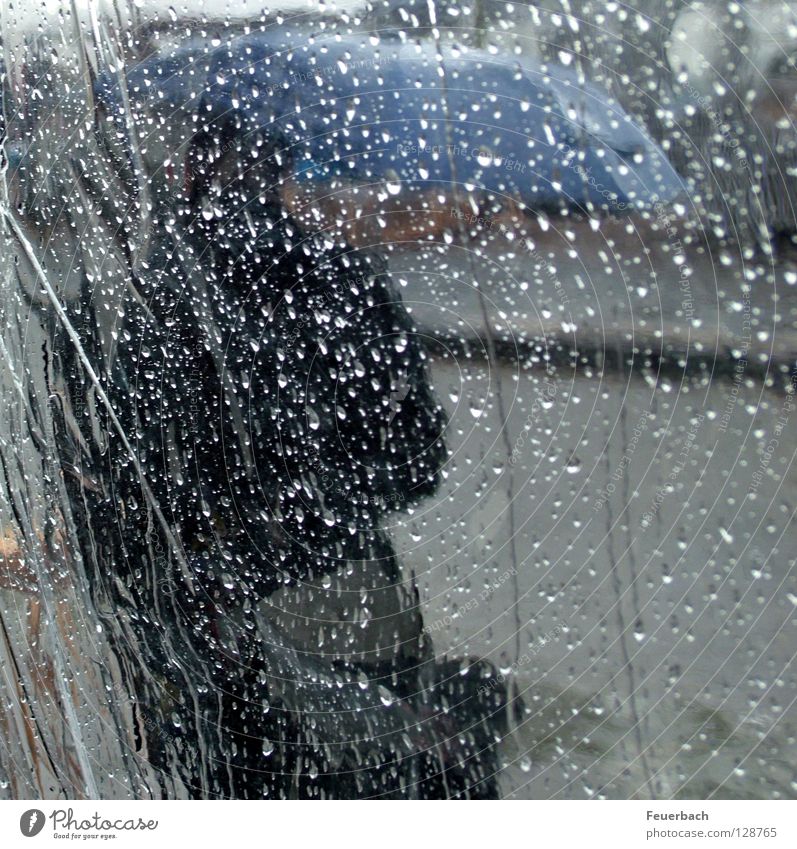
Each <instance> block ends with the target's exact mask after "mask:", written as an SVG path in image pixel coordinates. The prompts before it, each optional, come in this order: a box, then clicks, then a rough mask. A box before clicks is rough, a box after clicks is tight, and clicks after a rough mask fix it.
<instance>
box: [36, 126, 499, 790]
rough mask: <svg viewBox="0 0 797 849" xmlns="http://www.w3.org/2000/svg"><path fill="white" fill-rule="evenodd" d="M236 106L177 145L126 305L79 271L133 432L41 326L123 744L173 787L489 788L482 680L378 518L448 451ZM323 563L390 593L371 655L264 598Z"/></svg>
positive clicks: (362, 292)
mask: <svg viewBox="0 0 797 849" xmlns="http://www.w3.org/2000/svg"><path fill="white" fill-rule="evenodd" d="M239 117H240V116H236V115H234V114H232V115H225V116H223V117H220V118H214V120H213V121H209V122H208V124H206V125H205V127H204V128H202V129H200V130H199V131H198V132H197V133H196V134H195V136H194V137H193V139H192V142H191V146H190V149H189V151H188V154H187V155H186V157H185V164H184V170H185V179H184V181H183V185H182V186H181V187H180V188H179V190H178V191H174V190H173V189H172V188H170V187H167V186H166V185H165V184H160V185H159V184H158V183H157V180H154V179H153V180H152V181H151V185H150V190H151V202H152V214H151V220H152V230H151V232H150V233H149V234H148V239H147V251H146V253H145V254H144V255H143V256H139V257H138V258H137V259H136V260H134V259H133V257H132V256H131V257H130V262H129V266H130V279H129V281H128V283H129V286H128V287H127V288H126V289H125V292H124V295H123V297H122V300H121V302H120V303H119V304H117V305H116V306H115V307H113V308H112V307H111V306H110V305H109V304H108V303H105V302H103V298H102V292H101V291H96V290H94V289H93V287H92V285H91V282H92V281H89V280H86V282H85V286H84V293H83V296H82V298H81V299H80V301H79V302H78V303H79V306H74V307H71V308H70V309H71V310H72V313H73V314H72V319H73V322H75V323H77V322H79V321H82V322H83V323H84V325H85V326H86V327H88V328H94V327H100V326H103V327H106V328H110V329H107V332H94V331H93V330H91V329H90V330H89V331H88V332H87V333H86V334H85V335H86V338H85V343H86V344H85V350H86V351H87V353H88V354H89V355H90V356H91V358H92V360H93V361H95V362H97V363H98V364H100V365H98V372H99V375H100V379H101V380H102V382H103V385H104V386H105V387H106V392H107V394H108V397H109V399H110V403H111V406H112V408H113V410H114V411H115V414H116V417H117V420H118V422H119V423H121V426H122V430H123V432H124V433H125V434H126V436H127V439H126V440H125V439H122V437H121V434H120V433H119V432H118V430H119V429H118V428H117V427H116V426H115V423H114V421H113V420H112V417H111V416H110V414H109V412H108V411H107V410H105V409H103V407H102V405H101V404H98V403H97V399H96V393H95V387H94V386H93V385H92V384H91V382H90V381H88V380H87V379H86V375H85V372H84V369H83V367H82V365H81V363H80V361H79V357H78V354H77V352H76V350H75V348H74V346H73V345H72V344H70V340H69V339H67V338H66V337H65V334H64V333H63V331H61V330H59V328H58V327H56V326H54V327H53V336H54V343H53V352H54V353H53V356H54V372H55V373H56V374H57V375H58V376H59V378H58V379H59V380H60V381H63V387H62V389H61V391H60V393H59V394H58V398H59V399H60V400H59V401H58V403H59V404H60V405H61V407H60V409H59V417H60V418H59V420H60V421H61V422H62V427H61V429H60V431H59V434H58V444H59V451H60V454H61V456H62V458H63V463H64V467H65V468H67V469H69V470H71V473H69V474H67V475H66V480H67V486H68V491H69V493H70V500H71V503H72V508H73V513H74V519H75V521H76V523H77V525H78V530H79V538H80V539H81V543H82V546H83V552H82V553H83V557H84V560H85V562H86V563H87V564H88V566H89V575H90V579H91V582H92V591H93V592H94V594H95V598H96V600H97V606H98V608H99V609H100V610H104V611H106V612H107V614H106V615H107V616H108V627H109V630H111V631H112V632H113V633H114V634H115V639H116V644H117V648H118V651H119V655H120V657H121V658H122V661H121V662H122V664H123V665H124V666H125V667H126V668H127V669H128V670H129V674H130V678H131V681H132V682H133V685H132V686H133V688H134V689H135V700H136V706H137V707H136V710H135V712H134V714H135V721H136V723H137V729H138V731H137V741H136V745H137V746H138V748H139V752H138V754H139V756H141V757H145V758H146V759H148V760H149V762H150V763H151V764H152V765H153V766H155V767H156V768H157V770H158V771H159V774H160V776H161V779H160V780H161V782H162V784H163V788H164V789H163V792H164V793H165V794H167V795H181V794H187V795H190V796H197V797H207V796H222V797H232V798H276V797H299V798H318V797H338V798H355V797H370V796H374V797H376V796H380V797H391V796H393V797H421V798H439V797H463V798H464V797H491V796H494V795H495V794H496V793H497V782H496V779H495V775H496V772H497V759H496V758H497V756H496V754H495V751H494V744H495V736H496V733H497V731H498V730H500V727H501V721H500V717H501V716H502V713H501V711H502V706H503V695H502V693H501V691H500V690H498V689H496V690H490V692H489V695H488V696H487V697H485V696H484V695H483V692H482V693H480V694H477V687H478V682H479V680H480V679H481V678H483V677H485V676H486V675H489V672H490V670H489V668H488V667H487V665H485V664H482V663H479V662H472V661H446V662H438V661H436V660H435V658H434V657H433V654H432V649H431V645H430V644H429V641H428V638H427V637H426V636H425V635H424V633H423V628H422V620H421V617H420V613H419V610H418V605H417V593H416V591H415V588H414V586H413V585H412V583H407V582H406V581H405V580H404V579H403V576H402V573H401V571H400V569H399V566H398V563H397V559H396V555H395V552H394V550H393V546H392V544H391V542H390V539H389V536H388V534H387V533H386V532H385V531H384V530H383V529H382V527H381V525H382V522H383V519H384V517H385V516H386V515H387V514H388V513H390V512H391V511H394V510H396V509H406V508H407V507H408V506H410V505H412V504H414V503H417V502H418V501H419V500H420V499H422V498H423V497H425V496H428V495H429V494H431V493H432V492H434V490H435V488H436V487H437V485H438V482H439V478H440V468H441V466H442V464H443V463H444V461H445V457H446V451H445V446H444V442H443V434H444V428H445V418H444V415H443V411H442V408H441V407H440V405H439V404H438V402H437V401H436V400H435V398H434V396H433V394H432V392H431V389H430V385H429V379H428V375H427V370H426V369H427V362H426V353H425V351H424V349H423V347H422V346H421V344H420V341H419V338H418V335H417V333H416V332H415V329H414V327H413V325H412V322H411V320H410V317H409V315H408V314H407V312H406V310H405V309H404V307H403V305H402V303H401V299H400V297H399V295H398V294H397V293H396V291H395V290H394V287H393V285H392V282H391V280H390V278H389V276H388V275H387V273H386V272H385V268H384V265H383V264H382V262H381V261H380V260H379V259H378V258H376V257H375V256H373V255H370V254H368V253H366V252H362V251H355V250H352V249H350V248H349V247H348V246H346V245H345V244H336V243H335V240H330V239H329V238H327V237H325V235H324V234H316V235H313V234H308V233H306V232H304V231H302V230H301V229H300V228H299V226H298V225H297V223H296V221H294V220H293V219H292V218H291V216H290V215H289V214H288V212H287V211H286V210H285V208H284V207H283V205H282V203H281V201H280V198H279V192H278V191H277V187H278V185H279V182H280V179H281V177H282V175H283V174H284V173H285V169H286V168H289V167H290V164H289V161H288V157H289V153H288V152H286V150H285V147H284V143H283V142H282V140H281V139H280V138H279V137H272V138H265V137H263V135H262V134H261V135H258V136H257V138H256V139H255V138H253V137H252V136H250V135H248V134H247V133H246V132H245V131H243V130H242V128H241V122H240V120H239ZM111 125H113V118H111ZM252 150H254V151H256V155H255V156H252V155H251V151H252ZM244 151H246V153H244ZM118 169H119V171H120V173H123V174H126V175H127V176H126V178H125V179H126V181H127V186H128V189H129V192H130V196H131V198H135V197H136V192H137V179H136V175H135V174H134V173H133V171H134V166H133V165H131V164H130V163H127V164H125V163H124V162H123V163H121V164H118ZM125 169H128V170H127V171H125ZM122 227H124V223H123V224H122ZM133 238H134V234H131V235H130V239H131V240H132V239H133ZM109 310H110V311H111V312H112V313H113V316H112V318H111V319H109V318H108V315H107V312H108V311H109ZM109 346H110V347H111V348H112V349H113V350H112V352H111V353H110V354H109V352H108V348H109ZM101 364H107V366H102V365H101ZM131 449H132V452H133V456H131ZM341 571H344V572H345V571H348V572H349V573H353V574H354V575H355V576H356V577H357V578H358V581H359V585H360V586H361V587H365V588H368V589H369V591H372V592H373V593H375V594H379V593H381V594H382V595H392V596H393V597H394V598H395V599H396V600H398V604H399V607H400V609H401V612H400V614H399V616H398V620H400V627H397V628H396V631H395V640H394V642H393V643H391V644H390V645H388V647H387V648H388V651H385V646H384V645H381V646H380V647H379V651H376V650H374V651H373V652H372V653H369V652H365V653H362V652H361V653H359V654H358V655H355V654H354V653H352V654H351V655H347V654H346V653H345V652H335V653H332V654H329V653H327V654H324V653H323V652H322V651H321V650H320V649H317V648H316V649H312V650H311V648H312V647H311V648H308V647H307V645H306V644H298V643H297V642H296V641H295V640H294V639H293V638H292V634H291V623H290V621H288V622H281V623H279V624H278V622H277V620H278V619H279V617H278V616H275V615H274V612H273V610H271V609H270V607H269V604H270V599H272V598H273V597H275V594H278V593H279V592H281V591H283V590H284V589H285V588H286V587H298V588H300V589H304V590H306V591H307V592H308V593H309V594H310V595H312V593H313V592H314V591H317V590H318V588H319V587H321V586H322V585H323V582H324V581H325V580H326V578H327V577H329V576H335V575H339V574H340V573H341ZM355 598H356V597H355ZM398 620H397V621H398ZM483 690H484V688H482V691H483Z"/></svg>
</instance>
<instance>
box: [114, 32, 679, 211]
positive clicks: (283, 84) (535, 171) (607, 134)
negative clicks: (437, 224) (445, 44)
mask: <svg viewBox="0 0 797 849" xmlns="http://www.w3.org/2000/svg"><path fill="white" fill-rule="evenodd" d="M126 79H127V86H128V88H129V94H130V96H131V99H132V101H133V102H134V103H138V104H139V105H140V107H142V108H147V107H149V108H152V107H153V105H154V107H155V108H157V109H160V110H162V111H167V112H168V113H169V114H170V116H171V120H172V121H174V116H175V112H176V113H178V114H179V113H180V112H185V113H187V115H190V116H191V117H190V119H189V120H190V121H191V122H192V126H193V128H194V129H195V130H196V129H198V128H199V127H201V126H202V124H207V123H210V122H212V123H213V124H214V125H216V126H220V125H221V124H220V122H222V123H223V122H229V124H230V125H233V126H234V127H235V128H236V133H237V135H238V137H239V139H241V140H243V143H244V145H245V144H246V139H247V138H250V139H252V140H253V142H252V143H254V139H255V137H256V136H257V135H258V134H263V133H268V134H278V135H279V136H281V137H282V139H283V143H284V147H285V152H286V153H287V154H288V155H289V157H290V161H291V163H292V169H293V175H294V177H295V178H296V179H297V180H298V181H300V182H310V183H313V184H317V185H328V186H329V187H330V189H331V190H334V188H335V187H336V186H338V185H340V184H341V181H345V182H348V183H351V182H356V183H373V182H379V183H383V184H384V185H385V186H386V187H387V193H388V195H402V196H403V195H406V197H407V198H408V199H409V198H411V197H412V195H413V194H416V193H418V192H422V193H426V192H429V191H432V192H434V193H437V194H438V195H439V194H441V193H442V194H443V195H446V196H450V195H451V194H452V193H453V192H454V187H455V186H462V187H464V188H465V189H466V190H468V191H480V192H486V193H489V194H490V195H491V196H494V197H496V198H498V199H501V198H506V199H511V200H512V201H514V202H516V203H520V204H521V205H523V206H525V207H527V208H529V209H546V208H548V209H550V208H562V207H579V208H585V209H588V210H590V211H593V210H595V211H598V210H600V211H605V212H610V213H615V214H621V213H623V212H630V211H634V210H640V209H645V208H650V207H651V206H652V205H653V203H655V202H657V201H664V202H666V201H670V200H672V199H673V198H675V197H677V196H678V195H679V194H681V193H683V191H684V188H683V184H682V182H681V180H680V178H679V176H678V175H677V174H676V172H675V171H674V170H673V168H672V166H671V165H670V164H669V162H668V161H667V159H666V157H665V155H664V153H663V152H662V151H661V150H660V149H659V148H658V147H657V146H656V144H655V143H654V142H653V141H652V140H651V139H650V138H649V137H648V136H647V134H646V133H645V132H644V130H642V129H641V128H640V127H638V126H636V125H634V124H633V123H632V121H631V120H630V118H629V116H628V115H627V114H626V113H625V112H624V111H623V110H622V108H621V107H620V106H619V104H617V103H616V102H614V101H612V100H611V99H610V98H609V96H608V95H607V94H606V93H605V92H603V91H602V90H600V89H598V88H597V87H596V86H593V85H591V84H589V83H588V82H586V81H583V80H579V78H578V75H577V74H576V73H575V72H574V71H572V70H571V69H569V68H565V67H553V66H550V65H549V66H543V65H535V64H532V63H529V62H527V61H524V62H523V63H517V62H511V63H507V61H506V59H505V58H498V57H494V56H492V55H490V54H488V53H485V52H479V51H469V52H467V53H462V54H459V55H457V54H455V53H454V52H453V51H450V50H449V51H446V52H444V53H443V54H442V57H438V55H437V52H436V47H435V45H434V44H433V43H428V42H427V43H424V44H409V43H406V42H402V41H401V40H400V39H398V38H390V37H388V38H385V37H382V38H381V39H379V40H377V39H376V38H375V37H374V38H368V37H366V36H362V37H355V36H351V37H337V36H332V35H328V34H324V35H318V36H313V35H312V34H307V33H304V34H300V33H297V32H295V31H293V32H292V31H289V30H287V29H286V28H275V29H269V30H267V31H264V32H260V33H257V34H252V35H247V36H241V37H238V38H237V39H234V40H232V41H230V42H228V43H226V44H225V45H224V46H221V47H217V48H210V49H209V48H208V45H207V43H194V44H192V45H190V46H188V47H185V46H183V47H181V48H179V49H177V50H175V51H174V52H173V53H172V54H171V55H168V56H165V55H161V56H158V57H156V58H153V59H149V60H147V61H145V62H144V63H142V64H140V65H138V66H137V67H135V68H134V69H131V70H130V71H129V72H128V74H127V77H126ZM118 81H119V77H118V75H113V76H111V75H109V76H106V77H104V78H100V80H99V82H98V91H99V94H100V98H101V99H102V100H104V101H105V102H106V103H108V104H110V105H111V107H112V108H113V109H117V110H118V109H119V108H120V107H121V98H120V96H119V91H118V84H119V83H118ZM167 155H171V151H169V152H168V154H167ZM408 202H409V200H408Z"/></svg>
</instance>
